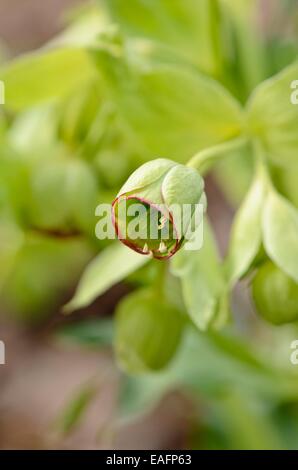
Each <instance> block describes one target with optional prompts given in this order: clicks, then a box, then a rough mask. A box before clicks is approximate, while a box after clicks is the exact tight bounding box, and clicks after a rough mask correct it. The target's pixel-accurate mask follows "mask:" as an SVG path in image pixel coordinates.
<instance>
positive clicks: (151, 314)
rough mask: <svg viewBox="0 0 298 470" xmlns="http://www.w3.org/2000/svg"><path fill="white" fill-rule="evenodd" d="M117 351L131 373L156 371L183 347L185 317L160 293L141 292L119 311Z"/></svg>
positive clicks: (128, 300) (121, 362)
mask: <svg viewBox="0 0 298 470" xmlns="http://www.w3.org/2000/svg"><path fill="white" fill-rule="evenodd" d="M115 329H116V330H115V351H116V356H117V359H118V362H119V364H120V365H121V367H122V368H123V369H124V370H126V371H127V372H129V373H133V374H135V373H142V372H147V371H156V370H160V369H162V368H163V367H165V366H166V365H167V364H168V362H169V361H170V360H171V359H172V357H173V355H174V353H175V352H176V349H177V347H178V345H179V343H180V339H181V334H182V331H183V317H182V315H181V313H180V312H179V311H178V310H177V309H176V308H175V307H174V306H172V305H170V304H169V303H167V302H166V301H165V300H164V299H163V298H162V297H160V296H158V294H157V293H156V292H152V291H149V290H140V291H137V292H135V293H133V294H131V295H129V296H128V297H126V298H125V299H124V301H122V302H121V304H120V305H119V307H118V309H117V314H116V324H115Z"/></svg>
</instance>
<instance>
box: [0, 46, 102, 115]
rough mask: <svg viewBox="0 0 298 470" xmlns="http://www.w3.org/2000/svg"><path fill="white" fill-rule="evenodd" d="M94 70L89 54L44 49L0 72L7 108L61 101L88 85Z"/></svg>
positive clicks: (60, 49)
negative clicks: (85, 84) (58, 99)
mask: <svg viewBox="0 0 298 470" xmlns="http://www.w3.org/2000/svg"><path fill="white" fill-rule="evenodd" d="M94 73H95V70H94V66H93V63H92V61H91V60H90V58H89V56H88V52H87V51H86V50H84V49H80V48H75V47H62V48H57V49H41V50H40V51H38V52H36V53H33V54H28V55H25V56H23V57H21V58H19V59H16V60H14V61H12V62H10V63H8V64H6V65H4V66H3V67H2V68H1V69H0V78H1V80H3V81H4V83H5V99H6V106H7V107H8V108H12V109H14V110H22V109H24V108H26V107H29V106H33V105H36V104H38V103H40V102H43V101H49V100H52V99H57V98H62V97H64V96H67V95H68V94H70V93H71V92H73V91H74V90H75V89H77V88H79V87H80V86H81V85H82V84H83V83H85V82H86V81H87V80H88V79H90V77H92V75H94Z"/></svg>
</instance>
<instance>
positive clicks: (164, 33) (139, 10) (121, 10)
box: [104, 0, 222, 75]
mask: <svg viewBox="0 0 298 470" xmlns="http://www.w3.org/2000/svg"><path fill="white" fill-rule="evenodd" d="M104 5H105V6H106V8H107V10H108V12H109V13H110V15H111V17H112V19H113V20H115V22H116V23H118V24H120V26H121V27H122V28H123V30H124V31H125V33H127V34H128V35H130V36H132V37H146V38H150V39H154V40H158V41H161V42H163V43H165V44H168V45H169V46H171V47H173V48H175V49H176V50H178V51H179V53H180V54H181V55H182V56H183V57H185V58H186V59H187V60H189V61H191V62H193V63H195V64H197V65H199V67H200V68H202V70H204V71H205V72H207V73H209V74H212V75H217V74H218V72H219V69H220V67H221V59H222V57H221V52H222V51H220V43H219V41H220V33H221V31H220V28H219V27H218V24H219V19H220V12H219V7H218V2H217V1H216V0H212V1H210V0H200V1H197V0H183V1H181V0H160V1H159V2H157V3H155V2H152V1H151V0H145V1H144V0H130V2H129V4H127V3H125V2H123V0H104Z"/></svg>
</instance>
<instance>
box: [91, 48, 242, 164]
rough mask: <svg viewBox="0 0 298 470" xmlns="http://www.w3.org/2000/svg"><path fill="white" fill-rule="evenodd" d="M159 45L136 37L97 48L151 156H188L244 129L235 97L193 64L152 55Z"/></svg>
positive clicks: (98, 60)
mask: <svg viewBox="0 0 298 470" xmlns="http://www.w3.org/2000/svg"><path fill="white" fill-rule="evenodd" d="M156 50H158V47H157V46H156V45H154V44H153V43H149V42H148V43H146V44H140V43H139V42H137V41H135V42H133V43H129V44H128V45H127V47H122V48H121V47H120V46H119V47H115V45H113V47H112V45H110V46H109V47H108V45H106V47H105V48H104V47H102V48H101V49H98V50H96V51H94V57H95V60H96V63H97V65H98V67H99V69H100V70H101V72H102V73H103V74H104V77H105V79H106V81H107V83H108V85H109V88H110V91H111V94H112V99H113V100H114V101H115V103H116V104H117V106H118V109H119V112H120V115H121V116H122V118H123V119H124V120H125V121H126V124H127V125H128V126H129V128H130V132H131V133H132V136H133V138H134V139H135V141H136V142H138V143H139V145H140V146H141V147H142V148H143V149H144V151H146V152H147V155H148V157H149V158H153V157H156V155H158V156H160V157H165V158H166V157H168V156H171V158H173V159H176V160H179V161H182V162H183V161H184V162H185V161H186V160H187V159H189V158H190V157H191V156H192V155H193V154H194V153H196V152H197V151H198V150H200V149H203V148H205V147H208V146H210V145H215V144H217V143H219V142H222V141H224V140H227V139H230V138H233V137H235V136H237V135H239V133H240V132H241V117H242V114H241V110H240V107H239V104H238V103H237V101H236V100H235V99H234V98H233V97H232V95H230V94H229V93H228V92H227V91H226V90H225V88H223V87H222V86H221V85H220V84H219V83H217V82H216V81H214V80H212V79H211V78H208V77H206V76H203V75H202V74H200V72H199V71H197V70H196V69H195V68H192V67H188V66H187V65H185V64H184V65H183V64H181V63H179V62H178V63H175V62H174V61H172V62H171V63H170V62H169V61H157V60H156V59H153V58H152V56H153V54H155V53H156Z"/></svg>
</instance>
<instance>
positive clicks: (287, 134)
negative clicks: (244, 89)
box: [247, 62, 298, 166]
mask: <svg viewBox="0 0 298 470" xmlns="http://www.w3.org/2000/svg"><path fill="white" fill-rule="evenodd" d="M297 77H298V62H295V63H294V64H293V65H291V66H290V67H288V68H286V69H285V70H284V71H283V72H281V73H280V74H278V75H277V76H275V77H273V78H271V79H270V80H267V81H266V82H264V83H262V84H261V85H259V87H258V88H257V89H256V90H255V92H254V93H253V95H252V97H251V99H250V101H249V103H248V107H247V112H248V119H249V126H250V129H251V132H252V133H253V134H254V135H255V136H256V137H258V138H259V139H260V140H261V142H262V144H263V146H264V148H265V150H266V152H267V153H268V157H269V158H270V159H271V160H272V161H273V162H274V163H276V164H277V165H280V166H287V165H291V164H295V163H296V161H297V148H298V132H297V129H298V106H297V105H295V104H294V103H293V102H292V101H291V94H292V93H293V91H294V90H293V89H291V84H292V83H293V82H294V81H295V80H297Z"/></svg>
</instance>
